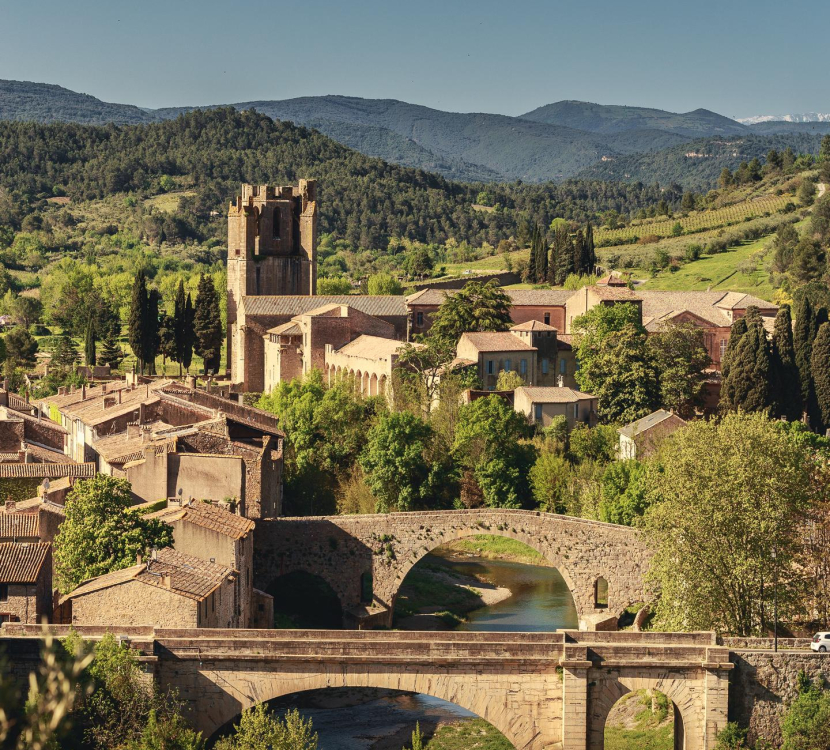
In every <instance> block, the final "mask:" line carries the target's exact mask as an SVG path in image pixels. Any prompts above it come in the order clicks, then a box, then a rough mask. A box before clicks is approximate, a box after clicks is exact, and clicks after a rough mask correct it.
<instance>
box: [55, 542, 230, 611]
mask: <svg viewBox="0 0 830 750" xmlns="http://www.w3.org/2000/svg"><path fill="white" fill-rule="evenodd" d="M235 573H236V571H234V570H233V569H232V568H228V567H225V566H224V565H219V564H218V563H212V562H207V561H206V560H201V559H200V558H198V557H193V556H192V555H185V554H183V553H181V552H176V551H175V550H173V549H171V548H170V547H165V548H164V549H160V550H158V552H157V553H156V557H155V558H152V559H150V560H148V561H147V562H146V563H140V564H138V565H133V566H132V567H129V568H124V569H123V570H116V571H114V572H112V573H107V574H106V575H102V576H98V577H97V578H91V579H89V580H88V581H84V582H83V583H82V584H81V585H80V586H78V587H77V588H76V589H75V590H74V591H71V592H70V593H68V594H67V595H66V596H65V597H63V598H62V599H61V602H65V601H66V600H68V599H74V598H76V597H79V596H84V595H86V594H91V593H93V592H95V591H101V590H102V589H107V588H110V587H112V586H118V585H121V584H123V583H129V582H130V581H137V582H139V583H143V584H146V585H148V586H155V587H156V588H160V589H165V590H168V591H170V592H172V593H173V594H177V595H179V596H183V597H186V598H187V599H193V600H195V601H198V602H201V601H203V600H204V599H205V598H206V597H208V596H210V594H211V593H213V591H215V590H216V589H217V588H218V587H219V586H221V585H222V582H223V581H225V580H226V579H228V578H229V577H231V576H233V575H235ZM166 576H169V577H170V587H169V588H168V587H167V585H166V583H165V577H166Z"/></svg>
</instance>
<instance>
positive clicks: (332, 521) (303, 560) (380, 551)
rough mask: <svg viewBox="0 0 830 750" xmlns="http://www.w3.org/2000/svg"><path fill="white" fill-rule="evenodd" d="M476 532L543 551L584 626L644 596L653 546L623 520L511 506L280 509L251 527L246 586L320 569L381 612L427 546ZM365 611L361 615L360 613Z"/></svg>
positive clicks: (349, 601) (351, 596)
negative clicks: (603, 591)
mask: <svg viewBox="0 0 830 750" xmlns="http://www.w3.org/2000/svg"><path fill="white" fill-rule="evenodd" d="M475 534H495V535H498V536H505V537H510V538H513V539H517V540H519V541H521V542H524V543H525V544H527V545H528V546H530V547H532V548H534V549H536V550H538V551H539V552H541V553H542V554H543V555H544V556H545V558H546V559H547V560H548V561H549V562H550V563H551V564H552V565H553V566H554V567H556V568H557V569H558V570H559V572H560V573H561V574H562V577H563V578H564V579H565V582H566V583H567V585H568V587H569V589H570V590H571V593H572V594H573V597H574V604H575V606H576V609H577V612H578V614H579V617H580V620H581V621H583V624H582V627H585V626H586V623H585V618H586V617H587V616H588V615H597V614H603V613H607V614H609V615H614V614H616V615H619V614H620V613H622V611H623V610H624V609H625V608H626V607H627V606H628V605H630V604H632V603H634V602H638V601H643V600H644V599H646V598H647V595H646V592H645V583H644V576H645V573H646V571H647V569H648V563H649V560H650V558H651V553H650V551H649V550H648V548H647V547H646V545H645V543H644V541H643V540H642V538H641V536H640V534H639V533H638V532H637V531H636V530H634V529H632V528H629V527H627V526H615V525H613V524H606V523H600V522H597V521H586V520H585V519H579V518H570V517H567V516H557V515H553V514H549V513H541V512H535V511H518V510H465V511H441V512H431V513H390V514H385V515H365V516H326V517H319V518H283V519H275V520H272V521H266V522H260V523H258V524H257V529H256V537H257V543H256V551H255V558H254V585H255V586H256V587H257V588H260V589H262V590H264V591H268V590H269V588H271V586H272V585H273V583H274V581H275V580H276V579H277V578H278V577H279V576H281V575H285V574H287V573H291V572H294V571H300V570H301V571H306V572H309V573H313V574H315V575H318V576H320V577H321V578H323V579H324V580H325V581H327V582H328V584H329V585H330V586H331V587H332V589H333V590H334V591H335V593H336V594H337V595H338V596H339V598H340V602H341V605H342V606H343V609H344V611H346V612H349V611H352V612H354V611H356V610H358V609H360V608H361V605H363V606H368V609H369V610H370V611H371V610H375V611H381V612H385V613H386V624H387V625H388V624H390V623H391V614H392V609H393V608H394V604H395V599H396V597H397V594H398V589H399V588H400V585H401V583H402V582H403V579H404V578H405V577H406V574H407V573H408V572H409V570H410V569H411V568H412V567H413V566H414V565H415V564H416V563H417V562H418V561H419V560H420V559H421V558H422V557H424V555H426V554H427V553H428V552H430V551H431V550H433V549H435V548H437V547H440V546H442V545H444V544H446V543H447V542H450V541H453V540H455V539H460V538H463V537H467V536H472V535H475ZM367 575H370V576H371V577H372V581H373V598H372V601H371V602H362V601H361V580H362V578H363V577H364V576H367ZM599 578H604V579H605V580H606V581H607V582H608V604H607V606H596V602H595V584H596V582H597V580H598V579H599ZM365 614H366V612H365V611H364V612H363V613H362V614H361V615H359V616H363V615H365Z"/></svg>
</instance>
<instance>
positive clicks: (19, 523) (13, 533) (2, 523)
mask: <svg viewBox="0 0 830 750" xmlns="http://www.w3.org/2000/svg"><path fill="white" fill-rule="evenodd" d="M37 536H40V515H39V514H37V513H0V539H10V540H12V541H14V540H16V539H19V538H21V537H37Z"/></svg>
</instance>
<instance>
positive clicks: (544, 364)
mask: <svg viewBox="0 0 830 750" xmlns="http://www.w3.org/2000/svg"><path fill="white" fill-rule="evenodd" d="M547 374H548V360H547V359H543V360H542V375H547Z"/></svg>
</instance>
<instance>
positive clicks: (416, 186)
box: [0, 108, 680, 249]
mask: <svg viewBox="0 0 830 750" xmlns="http://www.w3.org/2000/svg"><path fill="white" fill-rule="evenodd" d="M300 177H310V178H317V179H318V180H319V182H320V188H319V192H320V201H321V231H323V232H333V233H335V234H336V235H337V236H338V237H341V238H344V239H347V240H348V241H350V242H351V243H352V244H353V245H354V246H360V247H364V248H375V249H385V248H386V246H387V243H388V240H389V238H390V237H406V238H409V239H415V240H421V241H424V242H444V241H445V240H447V239H448V238H451V237H452V238H455V239H456V240H458V241H459V242H461V241H467V242H469V243H470V244H473V245H481V243H482V242H485V241H487V242H490V243H491V244H496V243H497V242H498V241H499V240H500V239H503V238H506V237H508V236H510V235H515V234H516V233H517V225H518V223H519V222H526V221H528V220H529V221H539V222H540V223H541V224H543V225H544V226H547V225H549V224H550V222H551V221H552V220H553V219H554V218H556V217H562V218H567V219H574V220H577V221H585V220H586V219H588V218H594V217H596V216H597V214H599V213H601V212H604V211H607V210H611V209H614V210H617V211H620V212H629V211H631V210H636V209H638V208H641V207H647V206H649V205H653V204H656V203H657V202H658V201H660V200H661V199H668V200H672V196H673V197H674V200H679V197H680V196H679V194H674V193H672V191H669V192H668V193H667V192H665V191H661V190H660V189H659V188H657V187H656V186H649V187H645V186H643V185H625V184H616V185H615V184H590V183H584V182H580V183H562V184H551V183H548V184H544V185H487V186H485V185H482V184H479V185H474V184H460V183H454V182H450V181H448V180H446V179H444V178H442V177H440V176H437V175H435V174H431V173H428V172H424V171H420V170H416V169H411V168H407V167H400V166H396V165H392V164H388V163H385V162H383V161H381V160H380V159H373V158H370V157H367V156H364V155H363V154H360V153H358V152H356V151H352V150H350V149H348V148H346V147H345V146H342V145H340V144H338V143H336V142H335V141H333V140H331V139H330V138H327V137H326V136H324V135H322V134H320V133H318V132H316V131H313V130H309V129H307V128H303V127H298V126H295V125H292V124H291V123H286V122H279V121H274V120H272V119H271V118H269V117H267V116H265V115H263V114H259V113H257V112H254V111H243V112H240V111H237V110H234V109H231V108H225V109H213V110H207V111H201V110H197V111H193V112H190V113H187V114H185V115H182V116H180V117H179V118H177V119H175V120H169V121H165V122H160V123H151V124H148V125H127V126H115V125H106V126H84V125H76V124H72V123H54V124H51V125H37V124H33V123H20V122H9V121H5V122H0V188H5V189H6V190H7V191H9V192H10V193H11V200H5V201H4V200H3V195H2V192H3V191H2V190H0V224H3V223H7V224H11V225H12V226H18V227H19V226H20V223H21V220H22V218H23V217H24V216H25V215H26V214H28V213H29V212H31V211H32V210H33V209H36V207H37V206H38V205H39V204H42V203H43V201H44V200H45V198H47V197H51V196H55V195H67V196H69V197H70V198H71V199H72V200H89V199H98V198H104V197H107V196H110V195H113V194H117V193H135V194H138V195H139V196H148V195H155V194H158V193H161V192H164V191H165V190H169V189H173V188H177V189H185V190H189V191H192V192H193V193H194V194H195V195H194V197H192V198H188V199H187V200H186V201H182V203H181V205H180V210H179V216H178V218H180V219H181V220H182V221H185V222H189V223H190V224H191V227H192V229H193V231H194V232H195V236H200V234H201V236H203V237H204V235H205V232H213V233H214V235H215V236H217V237H219V233H218V232H219V230H218V229H210V228H209V225H210V226H213V225H218V224H220V223H221V224H223V222H212V224H211V222H210V215H211V212H219V214H220V215H224V213H225V212H226V210H227V202H228V201H229V200H231V199H232V198H233V197H234V196H235V195H236V194H237V192H238V189H239V184H240V183H241V182H251V183H271V184H275V183H276V184H280V183H283V184H286V183H293V182H295V181H296V180H297V179H298V178H300ZM482 193H484V194H483V195H482ZM479 200H486V202H487V203H488V204H489V205H491V206H493V209H492V210H480V209H476V208H474V204H475V203H476V202H477V201H479ZM188 231H189V230H188Z"/></svg>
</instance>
